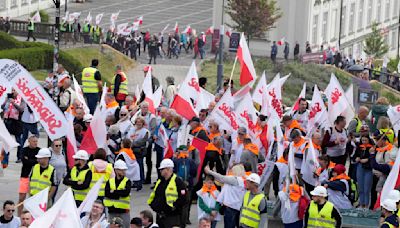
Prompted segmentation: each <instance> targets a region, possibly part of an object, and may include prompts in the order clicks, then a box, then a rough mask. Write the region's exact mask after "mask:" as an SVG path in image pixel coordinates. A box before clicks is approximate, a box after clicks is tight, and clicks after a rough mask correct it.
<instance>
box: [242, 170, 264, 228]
mask: <svg viewBox="0 0 400 228" xmlns="http://www.w3.org/2000/svg"><path fill="white" fill-rule="evenodd" d="M260 181H261V180H260V176H258V175H257V174H256V173H252V174H250V175H249V176H248V177H247V178H246V188H247V192H246V193H245V194H244V199H243V205H242V209H241V211H240V220H239V223H240V227H243V228H247V227H255V228H257V227H264V225H263V224H260V222H261V214H262V213H266V212H267V211H266V209H267V199H266V198H265V195H264V193H262V192H261V191H260V190H259V189H258V186H259V185H260Z"/></svg>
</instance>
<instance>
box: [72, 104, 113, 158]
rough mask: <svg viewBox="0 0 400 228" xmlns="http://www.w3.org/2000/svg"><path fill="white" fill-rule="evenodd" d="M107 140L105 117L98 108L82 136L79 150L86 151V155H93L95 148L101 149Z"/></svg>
mask: <svg viewBox="0 0 400 228" xmlns="http://www.w3.org/2000/svg"><path fill="white" fill-rule="evenodd" d="M106 140H107V127H106V123H105V115H104V113H103V112H102V111H101V109H100V107H97V108H96V111H95V112H94V115H93V118H92V121H91V122H90V126H89V127H88V129H87V131H86V133H85V135H84V136H83V139H82V143H81V146H80V148H79V149H80V150H86V151H87V152H88V154H94V152H96V150H97V148H103V147H104V146H105V144H106Z"/></svg>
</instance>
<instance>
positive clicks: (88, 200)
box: [78, 176, 104, 214]
mask: <svg viewBox="0 0 400 228" xmlns="http://www.w3.org/2000/svg"><path fill="white" fill-rule="evenodd" d="M103 181H104V176H102V177H101V178H100V179H98V180H97V182H96V184H94V185H93V187H91V188H90V191H89V192H88V193H87V194H86V197H85V200H83V202H82V203H81V205H79V208H78V213H79V214H81V213H85V212H90V211H91V210H92V206H93V203H94V201H96V200H97V197H98V196H99V191H100V188H101V185H102V184H103Z"/></svg>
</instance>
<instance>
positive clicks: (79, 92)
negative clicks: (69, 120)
mask: <svg viewBox="0 0 400 228" xmlns="http://www.w3.org/2000/svg"><path fill="white" fill-rule="evenodd" d="M72 80H73V81H74V89H75V94H76V98H77V99H78V101H79V102H80V103H81V105H82V107H83V110H84V111H85V114H88V113H89V112H90V111H89V107H88V106H87V104H86V100H85V98H84V97H83V92H82V89H81V86H80V85H79V83H78V81H77V80H76V79H75V76H72Z"/></svg>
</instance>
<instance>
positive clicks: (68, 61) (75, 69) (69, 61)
mask: <svg viewBox="0 0 400 228" xmlns="http://www.w3.org/2000/svg"><path fill="white" fill-rule="evenodd" d="M59 62H60V63H61V64H62V65H63V66H64V67H65V69H67V71H68V72H69V73H70V75H72V74H74V75H75V78H76V79H77V80H78V81H80V78H81V73H82V69H83V65H82V64H81V63H80V62H79V61H78V60H76V59H75V58H74V57H73V56H72V55H70V54H68V53H66V52H64V51H61V52H60V57H59Z"/></svg>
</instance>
